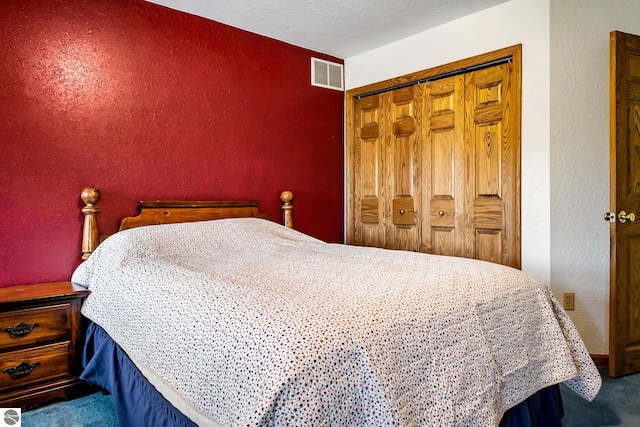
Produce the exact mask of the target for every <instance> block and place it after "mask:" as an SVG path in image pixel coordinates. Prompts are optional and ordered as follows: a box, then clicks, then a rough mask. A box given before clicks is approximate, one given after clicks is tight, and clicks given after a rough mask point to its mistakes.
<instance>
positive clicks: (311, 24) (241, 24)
mask: <svg viewBox="0 0 640 427" xmlns="http://www.w3.org/2000/svg"><path fill="white" fill-rule="evenodd" d="M505 1H507V0H324V1H319V0H152V3H156V4H160V5H163V6H167V7H170V8H172V9H176V10H181V11H183V12H188V13H191V14H194V15H198V16H202V17H205V18H209V19H212V20H214V21H217V22H222V23H224V24H228V25H231V26H233V27H237V28H241V29H243V30H247V31H251V32H253V33H257V34H261V35H263V36H267V37H271V38H274V39H277V40H282V41H285V42H287V43H290V44H293V45H296V46H301V47H304V48H307V49H311V50H315V51H317V52H322V53H326V54H329V55H333V56H336V57H339V58H349V57H351V56H355V55H357V54H359V53H363V52H366V51H368V50H371V49H374V48H376V47H379V46H382V45H385V44H388V43H391V42H394V41H396V40H400V39H402V38H405V37H408V36H411V35H413V34H417V33H419V32H422V31H425V30H428V29H429V28H433V27H437V26H438V25H441V24H444V23H445V22H448V21H451V20H454V19H456V18H460V17H462V16H465V15H469V14H471V13H474V12H478V11H480V10H483V9H486V8H489V7H491V6H494V5H496V4H499V3H504V2H505Z"/></svg>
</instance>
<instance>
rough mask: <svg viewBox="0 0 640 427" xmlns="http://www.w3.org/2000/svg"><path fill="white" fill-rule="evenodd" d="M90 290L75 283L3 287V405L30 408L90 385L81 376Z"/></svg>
mask: <svg viewBox="0 0 640 427" xmlns="http://www.w3.org/2000/svg"><path fill="white" fill-rule="evenodd" d="M87 295H89V291H88V290H86V289H84V288H80V287H77V286H75V285H73V284H71V282H52V283H38V284H34V285H24V286H10V287H4V288H0V407H4V408H9V407H15V408H22V409H28V408H31V407H34V406H36V405H38V404H40V403H43V402H45V401H47V400H50V399H55V398H61V399H71V398H74V397H77V396H79V395H81V394H84V393H85V392H86V391H87V390H88V389H89V387H88V386H87V385H86V383H84V382H83V381H80V380H79V379H78V375H80V372H81V369H82V367H81V363H80V362H81V354H82V343H83V337H82V331H81V329H82V328H81V323H82V322H81V315H80V307H81V306H82V301H83V300H84V298H86V297H87Z"/></svg>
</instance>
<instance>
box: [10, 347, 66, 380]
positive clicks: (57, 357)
mask: <svg viewBox="0 0 640 427" xmlns="http://www.w3.org/2000/svg"><path fill="white" fill-rule="evenodd" d="M69 375H70V372H69V341H63V342H61V343H56V344H51V345H45V346H42V347H34V348H30V349H27V350H18V351H12V352H9V353H4V354H3V355H2V360H1V361H0V391H6V390H9V389H12V388H19V387H24V386H26V385H29V384H34V383H37V382H42V381H50V380H54V379H56V378H64V377H67V376H69Z"/></svg>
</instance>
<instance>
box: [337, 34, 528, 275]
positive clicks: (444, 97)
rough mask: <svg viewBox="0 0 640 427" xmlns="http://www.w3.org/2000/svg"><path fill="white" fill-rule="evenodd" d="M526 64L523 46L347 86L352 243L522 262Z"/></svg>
mask: <svg viewBox="0 0 640 427" xmlns="http://www.w3.org/2000/svg"><path fill="white" fill-rule="evenodd" d="M506 58H511V60H510V61H507V59H506ZM487 63H491V64H494V65H486V64H487ZM498 63H499V64H498ZM495 64H498V65H495ZM520 64H521V47H520V46H514V47H511V48H505V49H502V50H500V51H496V52H491V53H488V54H484V55H480V56H478V57H475V58H470V59H468V60H463V61H459V62H457V63H454V64H447V65H444V66H442V67H437V68H435V69H432V70H425V71H424V72H420V73H416V74H411V75H408V76H404V77H400V78H397V79H392V80H390V81H387V82H381V83H376V84H374V85H371V86H368V87H364V88H359V89H355V90H352V91H349V92H347V124H346V125H347V153H346V155H347V156H346V157H347V170H346V174H347V239H346V241H347V243H348V244H356V245H365V246H378V247H385V248H393V249H405V250H412V251H422V252H428V253H435V254H442V255H454V256H463V257H469V258H478V259H482V260H487V261H493V262H497V263H501V264H505V265H509V266H512V267H516V268H520V120H521V118H520V111H521V102H520V81H521V77H520ZM460 69H468V70H469V71H466V72H464V71H461V72H457V71H452V70H460ZM471 69H473V70H474V71H470V70H471ZM445 75H446V76H445ZM418 82H419V83H418ZM389 86H393V87H396V89H387V88H388V87H389Z"/></svg>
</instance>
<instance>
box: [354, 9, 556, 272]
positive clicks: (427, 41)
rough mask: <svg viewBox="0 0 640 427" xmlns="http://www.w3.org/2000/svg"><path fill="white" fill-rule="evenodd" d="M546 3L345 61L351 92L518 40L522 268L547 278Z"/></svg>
mask: <svg viewBox="0 0 640 427" xmlns="http://www.w3.org/2000/svg"><path fill="white" fill-rule="evenodd" d="M549 21H550V19H549V0H512V1H509V2H506V3H502V4H500V5H498V6H495V7H492V8H490V9H487V10H484V11H482V12H478V13H475V14H473V15H469V16H466V17H464V18H461V19H458V20H456V21H452V22H450V23H448V24H445V25H442V26H440V27H437V28H434V29H432V30H428V31H425V32H423V33H420V34H417V35H415V36H412V37H409V38H406V39H403V40H401V41H398V42H395V43H392V44H389V45H386V46H382V47H380V48H378V49H375V50H372V51H369V52H366V53H364V54H361V55H358V56H354V57H351V58H347V59H346V60H345V70H346V80H345V83H346V87H347V89H353V88H356V87H359V86H364V85H366V84H369V83H374V82H378V81H381V80H386V79H388V78H391V77H397V76H401V75H404V74H408V73H411V72H414V71H419V70H423V69H427V68H431V67H435V66H438V65H442V64H446V63H448V62H453V61H456V60H459V59H464V58H468V57H471V56H474V55H478V54H481V53H486V52H489V51H493V50H497V49H501V48H504V47H507V46H512V45H515V44H520V43H521V44H522V45H523V47H522V62H523V67H522V68H523V72H522V115H523V120H522V158H523V162H522V269H523V270H524V271H526V272H528V273H530V274H532V275H533V276H535V277H537V278H539V279H541V280H543V281H544V282H545V283H549V278H550V240H549V225H550V218H549V198H550V194H549V134H550V132H549Z"/></svg>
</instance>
